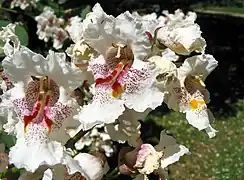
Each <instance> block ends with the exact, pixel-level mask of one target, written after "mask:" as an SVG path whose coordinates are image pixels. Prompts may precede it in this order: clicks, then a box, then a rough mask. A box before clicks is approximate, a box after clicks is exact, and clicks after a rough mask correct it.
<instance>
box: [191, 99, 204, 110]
mask: <svg viewBox="0 0 244 180" xmlns="http://www.w3.org/2000/svg"><path fill="white" fill-rule="evenodd" d="M204 104H205V102H204V100H202V99H192V100H191V101H190V106H191V108H192V109H193V110H197V109H198V108H199V106H200V105H204Z"/></svg>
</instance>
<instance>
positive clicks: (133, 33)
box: [83, 3, 150, 60]
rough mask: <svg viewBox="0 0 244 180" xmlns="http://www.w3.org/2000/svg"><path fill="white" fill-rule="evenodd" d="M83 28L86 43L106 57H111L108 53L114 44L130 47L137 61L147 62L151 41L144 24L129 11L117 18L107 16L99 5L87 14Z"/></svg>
mask: <svg viewBox="0 0 244 180" xmlns="http://www.w3.org/2000/svg"><path fill="white" fill-rule="evenodd" d="M83 26H84V33H83V36H84V40H85V42H86V43H87V44H89V45H90V46H91V47H92V48H94V49H95V50H96V51H98V52H99V53H100V54H102V55H103V56H104V57H107V56H109V52H107V51H108V50H109V48H111V47H112V45H113V44H114V45H116V46H118V45H127V46H129V47H130V49H131V50H132V52H133V54H134V57H135V59H140V60H145V59H146V57H147V56H148V53H149V52H150V41H149V40H148V37H147V35H146V30H145V29H143V27H142V26H143V24H142V23H141V22H139V21H136V20H135V18H134V17H133V16H132V15H131V14H130V13H129V12H128V11H127V12H125V13H123V14H121V15H119V16H117V17H116V18H115V17H113V16H111V15H107V14H106V13H105V12H104V11H103V9H102V8H101V6H100V5H99V4H98V3H97V4H96V5H95V6H94V7H93V8H92V12H90V13H88V14H87V16H86V19H84V21H83ZM110 53H111V52H110ZM105 59H106V58H105Z"/></svg>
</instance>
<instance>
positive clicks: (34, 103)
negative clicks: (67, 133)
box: [24, 77, 59, 133]
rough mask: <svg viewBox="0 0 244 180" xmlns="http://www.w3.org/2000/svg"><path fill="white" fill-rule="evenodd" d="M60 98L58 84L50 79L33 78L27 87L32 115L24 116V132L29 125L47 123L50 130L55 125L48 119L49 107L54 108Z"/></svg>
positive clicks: (27, 98)
mask: <svg viewBox="0 0 244 180" xmlns="http://www.w3.org/2000/svg"><path fill="white" fill-rule="evenodd" d="M58 98H59V90H58V86H57V84H56V83H55V82H54V81H53V80H51V79H50V78H48V77H39V78H38V77H33V81H31V82H30V83H29V84H28V86H27V92H26V97H25V99H26V101H27V104H28V106H29V109H31V113H28V115H25V116H24V131H25V133H26V128H27V126H28V124H30V123H31V122H33V123H41V122H43V121H44V122H45V124H46V126H47V128H48V130H49V131H50V130H51V126H52V125H53V124H54V123H55V121H54V120H52V119H50V118H49V117H48V114H49V111H50V109H49V107H50V106H53V105H54V104H55V103H56V102H57V101H58Z"/></svg>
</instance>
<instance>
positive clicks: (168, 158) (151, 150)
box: [120, 131, 189, 179]
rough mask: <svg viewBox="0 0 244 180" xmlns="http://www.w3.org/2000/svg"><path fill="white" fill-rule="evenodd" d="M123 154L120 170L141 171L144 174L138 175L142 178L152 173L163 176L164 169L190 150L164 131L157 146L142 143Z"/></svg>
mask: <svg viewBox="0 0 244 180" xmlns="http://www.w3.org/2000/svg"><path fill="white" fill-rule="evenodd" d="M128 151H129V149H128ZM123 154H124V158H123V162H122V164H121V165H120V170H126V169H127V172H128V171H130V172H134V173H136V172H139V173H141V174H142V175H144V176H141V175H137V176H138V177H137V178H138V179H140V178H139V177H141V178H142V177H147V175H149V174H151V173H155V174H158V175H159V176H160V178H163V176H164V174H162V173H163V172H164V169H165V168H166V167H168V166H169V165H171V164H173V163H175V162H177V161H179V159H180V157H181V156H183V155H185V154H189V150H188V149H187V148H186V147H185V146H183V145H179V144H177V143H176V140H175V139H174V138H173V137H171V136H169V135H167V134H166V133H165V132H164V131H162V132H161V134H160V142H159V143H158V144H157V145H156V146H152V145H151V144H141V145H140V146H138V147H136V148H135V149H134V150H132V151H129V152H127V153H126V152H124V153H123ZM123 163H124V164H123ZM127 172H126V171H125V172H122V173H127ZM142 179H143V178H142Z"/></svg>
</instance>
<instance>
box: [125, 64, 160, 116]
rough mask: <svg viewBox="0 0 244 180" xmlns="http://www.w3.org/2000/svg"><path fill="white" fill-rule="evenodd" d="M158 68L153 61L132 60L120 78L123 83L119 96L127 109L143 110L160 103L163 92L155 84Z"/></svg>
mask: <svg viewBox="0 0 244 180" xmlns="http://www.w3.org/2000/svg"><path fill="white" fill-rule="evenodd" d="M158 70H159V69H157V68H156V67H155V66H154V64H153V63H147V62H142V61H139V60H137V61H134V63H133V66H132V68H131V69H130V70H129V71H128V73H127V74H126V75H125V76H124V79H123V80H121V81H124V83H125V88H124V93H123V94H122V97H121V98H122V99H123V100H124V102H125V105H126V106H127V107H128V108H129V109H134V110H135V111H138V112H144V111H145V110H146V109H148V108H151V109H155V108H156V107H158V106H160V105H161V104H162V102H163V99H164V93H162V92H161V91H160V90H159V89H158V88H157V86H156V77H157V75H158V73H159V71H158Z"/></svg>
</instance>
